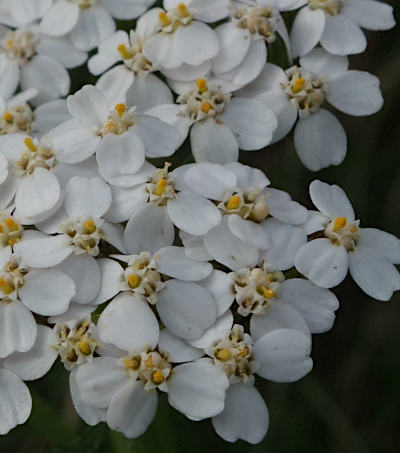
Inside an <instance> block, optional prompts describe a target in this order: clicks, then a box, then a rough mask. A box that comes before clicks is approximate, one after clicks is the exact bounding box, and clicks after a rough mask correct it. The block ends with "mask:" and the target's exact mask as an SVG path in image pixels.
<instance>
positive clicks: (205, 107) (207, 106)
mask: <svg viewBox="0 0 400 453" xmlns="http://www.w3.org/2000/svg"><path fill="white" fill-rule="evenodd" d="M201 110H202V111H203V112H204V113H208V112H209V111H210V110H212V105H211V104H210V103H209V102H208V101H203V102H202V103H201Z"/></svg>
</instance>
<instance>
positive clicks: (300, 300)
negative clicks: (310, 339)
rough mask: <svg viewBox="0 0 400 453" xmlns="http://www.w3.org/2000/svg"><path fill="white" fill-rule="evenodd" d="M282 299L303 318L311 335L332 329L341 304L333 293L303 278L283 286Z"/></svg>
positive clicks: (285, 283) (288, 281)
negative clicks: (336, 312)
mask: <svg viewBox="0 0 400 453" xmlns="http://www.w3.org/2000/svg"><path fill="white" fill-rule="evenodd" d="M280 298H281V299H282V300H284V301H285V302H287V303H289V304H290V305H291V306H292V307H294V308H295V309H296V310H297V311H298V312H299V313H300V314H301V315H302V316H303V318H304V319H305V321H306V323H307V325H308V327H309V328H310V330H311V333H323V332H327V331H328V330H330V329H331V328H332V326H333V323H334V322H335V311H336V310H337V309H338V308H339V302H338V300H337V297H336V296H335V295H334V294H333V293H332V292H331V291H329V290H327V289H324V288H319V287H318V286H316V285H314V284H313V283H311V282H309V281H308V280H305V279H302V278H291V279H289V280H285V281H284V282H283V283H282V284H281V294H280Z"/></svg>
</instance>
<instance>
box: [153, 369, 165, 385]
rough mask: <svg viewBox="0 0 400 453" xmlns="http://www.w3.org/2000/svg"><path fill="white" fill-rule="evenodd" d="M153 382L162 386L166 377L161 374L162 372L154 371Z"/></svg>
mask: <svg viewBox="0 0 400 453" xmlns="http://www.w3.org/2000/svg"><path fill="white" fill-rule="evenodd" d="M151 379H152V381H153V382H154V384H157V385H158V384H162V383H163V382H164V375H163V374H162V373H161V371H160V370H157V371H154V373H153V374H152V376H151Z"/></svg>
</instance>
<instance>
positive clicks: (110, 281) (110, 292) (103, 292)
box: [96, 258, 124, 304]
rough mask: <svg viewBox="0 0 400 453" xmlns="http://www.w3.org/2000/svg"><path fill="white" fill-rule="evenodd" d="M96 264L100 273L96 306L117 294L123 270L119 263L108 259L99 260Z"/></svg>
mask: <svg viewBox="0 0 400 453" xmlns="http://www.w3.org/2000/svg"><path fill="white" fill-rule="evenodd" d="M97 263H98V265H99V268H100V272H101V284H100V290H99V292H98V294H97V296H96V304H102V303H103V302H105V301H107V300H110V299H111V298H112V297H114V296H115V295H116V294H118V293H119V291H120V285H121V282H122V280H123V277H124V269H123V268H122V266H121V265H120V264H119V263H117V262H116V261H114V260H110V259H108V258H103V259H99V260H97Z"/></svg>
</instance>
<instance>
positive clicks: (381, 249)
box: [358, 228, 400, 264]
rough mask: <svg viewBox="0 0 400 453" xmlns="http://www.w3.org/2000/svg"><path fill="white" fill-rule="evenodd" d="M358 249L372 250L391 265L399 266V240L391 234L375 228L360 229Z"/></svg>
mask: <svg viewBox="0 0 400 453" xmlns="http://www.w3.org/2000/svg"><path fill="white" fill-rule="evenodd" d="M359 231H360V240H359V243H358V244H359V246H360V247H368V248H371V249H374V250H375V251H377V252H378V253H380V254H381V255H383V256H384V257H385V258H387V259H388V260H389V261H390V262H391V263H393V264H400V240H399V239H398V238H397V237H396V236H394V235H393V234H390V233H386V232H385V231H381V230H377V229H375V228H361V229H360V230H359Z"/></svg>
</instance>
